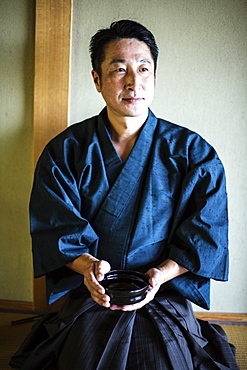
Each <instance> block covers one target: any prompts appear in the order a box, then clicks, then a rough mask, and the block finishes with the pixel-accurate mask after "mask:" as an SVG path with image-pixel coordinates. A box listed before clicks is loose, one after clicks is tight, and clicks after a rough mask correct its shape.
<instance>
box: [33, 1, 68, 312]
mask: <svg viewBox="0 0 247 370" xmlns="http://www.w3.org/2000/svg"><path fill="white" fill-rule="evenodd" d="M35 23H36V25H35V76H34V164H36V162H37V159H38V157H39V156H40V154H41V152H42V150H43V148H44V146H45V145H46V144H47V142H48V141H49V140H50V139H51V138H53V137H54V136H55V135H57V134H58V133H59V132H61V131H62V130H64V129H65V128H66V127H67V125H68V112H69V81H70V46H71V25H72V0H36V22H35ZM34 309H35V310H49V309H48V306H47V305H46V299H45V282H44V278H39V279H35V280H34ZM52 309H54V306H52Z"/></svg>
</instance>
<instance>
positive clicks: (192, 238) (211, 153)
mask: <svg viewBox="0 0 247 370" xmlns="http://www.w3.org/2000/svg"><path fill="white" fill-rule="evenodd" d="M188 169H189V170H188V172H187V175H186V176H185V178H184V181H183V184H182V191H181V193H180V199H179V202H178V206H177V210H176V214H175V217H174V222H173V232H172V237H171V239H170V253H169V258H171V259H173V260H175V261H176V262H177V263H179V264H180V265H182V266H184V267H185V268H187V269H188V270H189V271H190V272H191V273H193V274H194V275H197V276H198V277H203V278H208V279H210V278H213V279H216V280H222V281H225V280H227V278H228V213H227V193H226V179H225V172H224V168H223V165H222V163H221V161H220V159H219V157H218V155H217V153H216V152H215V150H214V149H213V148H212V147H211V146H210V145H209V144H208V143H207V142H205V141H204V140H203V139H202V138H200V137H197V138H196V140H194V141H193V143H192V144H191V145H190V148H189V166H188Z"/></svg>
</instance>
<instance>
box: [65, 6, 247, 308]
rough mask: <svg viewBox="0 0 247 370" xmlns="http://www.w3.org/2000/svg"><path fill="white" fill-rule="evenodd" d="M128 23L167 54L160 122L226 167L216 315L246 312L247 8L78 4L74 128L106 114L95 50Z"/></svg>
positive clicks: (157, 105)
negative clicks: (95, 75)
mask: <svg viewBox="0 0 247 370" xmlns="http://www.w3.org/2000/svg"><path fill="white" fill-rule="evenodd" d="M121 18H131V19H134V20H137V21H139V22H142V23H143V24H144V25H146V26H147V27H148V28H150V29H151V30H152V31H153V33H154V34H155V36H156V39H157V42H158V45H159V48H160V58H159V62H158V78H157V86H156V96H155V100H154V102H153V105H152V109H153V110H154V112H155V113H156V115H158V116H160V117H162V118H166V119H168V120H171V121H173V122H176V123H179V124H181V125H184V126H187V127H189V128H191V129H192V130H195V131H197V132H198V133H200V134H201V135H202V136H203V137H204V138H205V139H206V140H208V141H209V142H210V143H211V144H212V145H213V146H215V148H216V149H217V151H218V153H219V155H220V157H221V158H222V160H223V162H224V165H225V168H226V173H227V179H228V193H229V211H230V235H229V237H230V256H231V264H230V279H229V282H228V283H218V282H216V283H213V289H212V305H211V310H212V311H216V312H217V311H218V312H221V311H222V312H240V313H241V312H246V311H247V292H246V281H247V273H246V271H247V269H246V266H247V258H246V257H247V253H246V234H247V231H246V230H247V228H246V212H247V202H246V200H245V197H246V184H247V171H246V164H245V162H246V158H247V147H246V140H247V139H246V138H247V114H246V113H247V76H246V74H247V31H246V25H247V19H246V18H247V8H246V1H244V0H242V1H241V0H217V1H215V0H190V1H188V0H173V1H171V0H152V1H148V0H142V1H141V0H139V1H132V0H125V1H124V2H118V1H115V0H107V1H91V2H87V1H85V0H74V33H73V59H72V81H71V104H70V122H76V121H79V120H81V119H83V118H85V117H88V116H91V115H94V114H96V113H97V112H99V110H100V109H101V108H102V107H103V101H102V99H101V98H100V96H99V95H98V94H97V93H96V92H95V89H94V86H93V83H92V81H91V76H90V68H91V67H90V60H89V55H88V43H89V39H90V37H91V35H92V34H93V33H95V31H96V30H97V29H98V28H101V27H105V26H108V25H109V24H110V22H111V21H112V20H116V19H121ZM196 310H198V308H197V307H196Z"/></svg>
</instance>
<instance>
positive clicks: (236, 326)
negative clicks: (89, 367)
mask: <svg viewBox="0 0 247 370" xmlns="http://www.w3.org/2000/svg"><path fill="white" fill-rule="evenodd" d="M33 316H34V315H33V314H30V313H29V314H28V313H25V314H24V313H13V312H0V370H7V369H9V370H10V369H11V368H10V367H9V366H8V362H9V359H10V357H11V356H12V355H13V354H14V352H15V351H16V350H17V349H18V348H19V346H20V344H21V343H22V341H23V340H24V339H25V338H26V336H27V334H28V333H29V331H30V329H31V327H32V325H33V324H34V321H31V322H24V323H21V324H17V325H13V324H12V322H13V321H16V320H21V319H26V318H30V317H33ZM199 316H201V315H199ZM200 318H202V317H200ZM218 318H219V317H218V316H217V319H218ZM222 319H223V323H224V324H223V325H221V326H222V327H223V329H224V330H225V332H226V334H227V335H228V339H229V342H230V343H233V344H234V345H235V346H236V347H237V355H236V358H237V362H238V364H239V367H240V370H247V326H246V322H241V320H240V321H234V323H229V322H227V325H226V322H225V321H224V320H226V317H222ZM214 321H217V322H218V320H214ZM34 370H35V369H34ZM68 370H73V369H68Z"/></svg>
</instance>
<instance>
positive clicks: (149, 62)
mask: <svg viewBox="0 0 247 370" xmlns="http://www.w3.org/2000/svg"><path fill="white" fill-rule="evenodd" d="M92 75H93V79H94V83H95V86H96V88H97V91H98V92H100V93H101V94H102V96H103V98H104V100H105V102H106V106H107V110H108V115H110V116H111V117H112V116H114V117H115V118H116V119H117V118H120V117H121V118H122V117H139V116H141V115H147V112H148V107H149V106H150V104H151V102H152V100H153V95H154V80H155V71H154V62H153V58H152V55H151V52H150V50H149V47H148V46H147V45H146V44H145V43H144V42H142V41H139V40H137V39H122V40H120V41H113V42H111V43H110V44H109V45H108V46H107V47H106V50H105V60H104V61H103V63H102V65H101V77H99V75H98V74H97V72H95V71H92Z"/></svg>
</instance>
